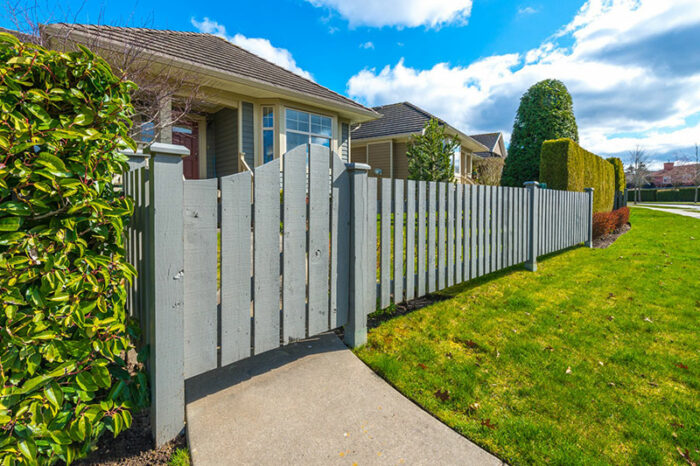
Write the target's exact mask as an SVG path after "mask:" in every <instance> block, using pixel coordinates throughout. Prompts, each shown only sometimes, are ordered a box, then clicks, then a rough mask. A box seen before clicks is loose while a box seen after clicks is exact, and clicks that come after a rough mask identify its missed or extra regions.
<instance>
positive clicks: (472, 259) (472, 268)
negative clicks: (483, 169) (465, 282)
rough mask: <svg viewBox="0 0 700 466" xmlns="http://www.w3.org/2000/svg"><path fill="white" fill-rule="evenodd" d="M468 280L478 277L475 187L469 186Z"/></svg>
mask: <svg viewBox="0 0 700 466" xmlns="http://www.w3.org/2000/svg"><path fill="white" fill-rule="evenodd" d="M468 199H469V225H470V227H469V250H470V253H469V279H470V280H471V279H474V278H476V277H478V276H479V275H478V272H477V257H478V256H477V250H476V248H477V247H478V243H477V241H476V239H477V227H478V223H477V213H478V208H477V201H478V198H477V186H469V193H468Z"/></svg>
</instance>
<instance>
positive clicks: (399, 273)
mask: <svg viewBox="0 0 700 466" xmlns="http://www.w3.org/2000/svg"><path fill="white" fill-rule="evenodd" d="M403 184H404V181H403V180H399V179H395V180H394V303H395V304H398V303H401V302H403V300H404V298H403V282H404V276H403V273H404V268H403V261H404V248H403V246H404V244H403V235H404V226H403V224H404V216H403V211H404V209H403Z"/></svg>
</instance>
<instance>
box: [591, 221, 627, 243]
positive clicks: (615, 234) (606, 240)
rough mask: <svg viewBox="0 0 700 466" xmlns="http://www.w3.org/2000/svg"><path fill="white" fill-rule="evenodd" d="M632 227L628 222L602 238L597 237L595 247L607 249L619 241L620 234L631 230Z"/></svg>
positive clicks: (594, 241)
mask: <svg viewBox="0 0 700 466" xmlns="http://www.w3.org/2000/svg"><path fill="white" fill-rule="evenodd" d="M631 229H632V227H631V226H630V224H629V223H628V224H627V225H625V226H623V227H622V228H619V229H617V230H615V231H613V232H612V233H610V234H609V235H605V236H601V237H600V238H596V239H594V240H593V247H594V248H598V249H605V248H607V247H608V246H610V245H611V244H613V243H614V242H615V241H617V238H619V237H620V236H622V235H624V234H625V233H627V232H628V231H630V230H631Z"/></svg>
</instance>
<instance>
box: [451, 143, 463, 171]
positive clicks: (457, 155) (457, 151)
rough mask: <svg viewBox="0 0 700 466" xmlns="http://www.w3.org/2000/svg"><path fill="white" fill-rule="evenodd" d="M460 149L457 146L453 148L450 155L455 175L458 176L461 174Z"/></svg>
mask: <svg viewBox="0 0 700 466" xmlns="http://www.w3.org/2000/svg"><path fill="white" fill-rule="evenodd" d="M461 149H462V148H461V147H459V146H457V147H456V148H455V151H454V153H453V154H452V166H453V167H454V170H455V175H459V174H461V173H462V170H461V167H462V150H461Z"/></svg>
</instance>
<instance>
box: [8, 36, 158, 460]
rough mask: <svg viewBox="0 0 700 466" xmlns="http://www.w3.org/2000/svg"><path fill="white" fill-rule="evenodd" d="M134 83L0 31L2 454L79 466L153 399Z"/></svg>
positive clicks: (81, 54)
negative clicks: (136, 303)
mask: <svg viewBox="0 0 700 466" xmlns="http://www.w3.org/2000/svg"><path fill="white" fill-rule="evenodd" d="M132 86H133V85H132V84H130V83H125V82H122V81H120V80H119V79H117V78H116V77H115V76H114V75H113V73H112V71H111V70H110V68H109V66H108V65H107V63H106V62H105V61H104V60H102V59H101V58H99V57H96V56H95V55H93V54H92V53H91V52H90V51H88V50H87V49H84V48H81V50H79V51H77V52H72V53H59V52H55V51H46V50H44V49H42V48H40V47H38V46H34V45H30V44H22V43H20V42H18V41H17V39H15V38H14V37H13V36H10V35H7V34H0V102H1V103H2V112H1V113H0V150H1V151H2V159H0V294H2V298H3V299H2V308H1V312H0V424H1V425H2V429H0V462H1V463H2V464H3V465H5V464H37V463H41V464H52V463H55V462H57V461H59V460H60V461H64V462H66V463H71V462H72V461H74V460H75V459H77V458H79V457H82V456H84V455H85V454H86V453H88V452H89V451H90V450H91V449H92V448H93V446H94V445H95V443H96V441H97V439H98V437H99V436H100V435H101V434H102V433H103V432H104V431H105V430H109V431H111V432H113V433H114V435H117V434H118V433H119V432H120V431H122V430H124V429H126V428H128V427H129V426H130V424H131V414H130V410H131V409H132V408H135V407H137V406H142V405H143V404H144V402H145V401H146V400H147V386H146V378H145V374H143V373H141V372H138V371H135V373H132V374H130V372H129V371H128V370H127V364H126V362H125V357H126V352H127V351H128V350H130V349H131V348H132V347H133V345H132V341H133V339H134V337H135V336H136V333H135V332H136V331H137V329H136V327H135V326H134V325H133V322H131V321H129V319H128V316H127V313H126V311H125V308H124V302H125V299H126V291H125V288H126V285H127V283H128V282H129V281H130V280H131V279H132V278H133V276H134V270H133V268H132V267H131V265H129V264H128V262H127V261H126V259H125V257H124V244H123V236H124V220H125V219H126V218H127V217H129V216H130V215H131V213H132V211H133V204H132V200H131V199H130V198H128V197H125V196H124V195H123V194H121V193H120V192H119V191H118V190H116V189H115V187H114V186H113V184H112V183H113V181H112V180H113V177H114V175H115V174H119V173H122V172H124V171H125V169H126V168H127V165H126V158H125V157H124V156H122V155H119V154H118V152H117V151H118V150H119V149H122V148H125V147H127V146H128V147H131V148H133V147H134V146H133V141H131V140H130V139H129V138H128V136H127V133H128V131H129V128H130V126H131V121H130V120H129V114H130V112H131V111H132V107H131V103H130V97H129V91H130V90H131V89H132Z"/></svg>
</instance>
